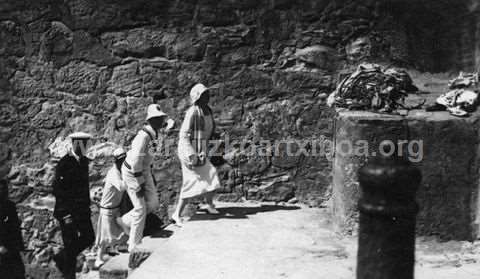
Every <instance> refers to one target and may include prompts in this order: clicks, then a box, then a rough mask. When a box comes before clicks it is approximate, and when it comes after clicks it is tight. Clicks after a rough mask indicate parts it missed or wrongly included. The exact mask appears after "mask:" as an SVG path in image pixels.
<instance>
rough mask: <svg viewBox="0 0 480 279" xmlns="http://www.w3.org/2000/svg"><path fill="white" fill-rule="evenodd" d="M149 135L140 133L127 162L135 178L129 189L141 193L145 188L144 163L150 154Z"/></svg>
mask: <svg viewBox="0 0 480 279" xmlns="http://www.w3.org/2000/svg"><path fill="white" fill-rule="evenodd" d="M148 142H149V135H148V134H147V133H146V132H145V131H139V132H138V133H137V135H136V136H135V138H134V139H133V141H132V149H131V150H130V151H128V154H127V158H126V160H125V162H126V163H127V164H128V166H130V172H132V173H133V174H134V176H135V180H134V181H135V183H129V184H128V187H129V188H130V189H132V190H134V191H135V192H139V191H140V190H142V189H143V187H144V186H145V178H144V176H143V175H141V174H142V173H143V172H144V171H149V170H144V169H143V168H144V164H143V161H144V160H145V156H146V155H147V153H146V152H148Z"/></svg>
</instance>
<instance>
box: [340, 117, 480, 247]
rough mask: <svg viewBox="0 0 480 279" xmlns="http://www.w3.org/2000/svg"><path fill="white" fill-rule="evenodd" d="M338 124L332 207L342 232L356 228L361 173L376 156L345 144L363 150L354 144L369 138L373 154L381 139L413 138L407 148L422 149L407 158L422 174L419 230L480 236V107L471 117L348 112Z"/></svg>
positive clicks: (445, 236) (461, 236) (444, 236)
mask: <svg viewBox="0 0 480 279" xmlns="http://www.w3.org/2000/svg"><path fill="white" fill-rule="evenodd" d="M335 126H336V128H335V136H334V138H335V143H336V148H335V149H336V153H335V158H334V162H333V190H332V209H333V224H334V228H335V230H336V231H337V232H338V233H340V234H349V233H350V234H351V233H355V232H356V231H357V228H358V221H359V220H358V219H359V215H358V210H357V201H358V199H359V197H360V189H359V183H358V177H357V172H358V170H359V169H360V168H361V167H362V166H363V165H364V164H365V163H366V162H367V160H368V159H369V158H371V157H372V156H367V155H364V154H357V155H355V154H354V153H345V152H339V150H340V149H341V146H340V145H341V143H342V142H346V143H348V142H350V143H352V146H353V147H356V148H360V147H361V146H360V145H359V144H355V143H358V142H359V141H360V140H363V141H367V142H368V149H369V150H368V153H369V155H373V152H378V150H379V148H378V144H379V143H380V142H381V141H382V140H390V141H392V142H397V143H398V142H399V141H402V140H407V139H409V142H408V144H407V146H406V147H405V146H404V150H405V149H410V147H415V146H416V147H418V148H419V150H418V149H416V148H414V149H416V150H410V151H409V154H407V155H406V156H408V160H409V161H410V162H412V163H413V164H414V165H415V166H416V167H418V168H419V169H420V171H421V172H422V175H423V177H424V179H423V181H422V185H421V187H420V189H419V190H418V193H417V200H418V202H419V205H420V212H419V213H418V216H417V225H416V228H417V234H419V235H435V236H437V237H439V238H440V239H442V240H468V241H472V240H475V239H476V238H477V237H478V236H479V235H480V233H479V232H480V194H479V192H480V191H479V190H480V184H479V181H480V180H479V179H480V151H479V150H480V149H479V147H480V111H478V112H475V113H472V115H471V116H470V117H467V118H459V117H455V116H452V115H450V114H449V113H448V112H425V111H422V110H414V111H410V112H409V113H408V115H407V116H406V117H401V116H395V115H385V114H375V113H371V112H356V111H345V112H340V113H339V114H338V115H337V117H336V122H335ZM347 145H348V144H347ZM412 151H413V152H412Z"/></svg>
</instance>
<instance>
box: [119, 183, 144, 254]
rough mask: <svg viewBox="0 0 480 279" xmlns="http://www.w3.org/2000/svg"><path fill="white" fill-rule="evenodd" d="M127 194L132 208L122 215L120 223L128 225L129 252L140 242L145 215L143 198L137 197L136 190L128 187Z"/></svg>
mask: <svg viewBox="0 0 480 279" xmlns="http://www.w3.org/2000/svg"><path fill="white" fill-rule="evenodd" d="M127 193H128V196H129V197H130V200H131V201H132V205H133V209H132V210H130V211H129V212H128V213H126V214H125V215H123V216H122V218H121V219H122V223H123V224H125V225H126V226H128V227H130V232H129V239H128V251H129V252H131V251H132V250H133V248H135V246H136V245H138V244H140V243H141V242H142V237H143V229H144V227H145V218H146V216H147V212H146V211H147V210H146V204H145V199H144V198H139V197H138V196H137V192H135V191H133V190H130V189H128V190H127Z"/></svg>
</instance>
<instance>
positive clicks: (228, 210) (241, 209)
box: [190, 204, 300, 221]
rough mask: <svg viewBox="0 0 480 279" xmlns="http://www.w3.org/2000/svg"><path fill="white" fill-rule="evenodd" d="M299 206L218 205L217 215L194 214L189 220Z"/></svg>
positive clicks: (238, 216)
mask: <svg viewBox="0 0 480 279" xmlns="http://www.w3.org/2000/svg"><path fill="white" fill-rule="evenodd" d="M298 209H300V207H299V206H284V205H270V204H261V205H253V206H230V207H220V208H217V210H218V211H219V212H220V214H218V215H211V214H195V215H193V216H192V217H191V218H190V221H211V220H218V219H248V216H249V215H255V214H258V213H264V212H271V211H277V210H298Z"/></svg>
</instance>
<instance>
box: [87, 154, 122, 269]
mask: <svg viewBox="0 0 480 279" xmlns="http://www.w3.org/2000/svg"><path fill="white" fill-rule="evenodd" d="M125 156H126V153H125V151H124V150H123V148H117V149H116V150H115V151H113V157H114V158H115V164H114V165H113V166H112V167H111V168H110V170H109V171H108V173H107V176H106V177H105V186H104V187H103V191H102V199H101V201H100V205H99V206H100V214H99V216H98V224H97V238H96V240H95V245H96V246H97V248H98V250H97V260H96V261H95V266H96V267H100V266H101V265H102V264H103V263H104V255H105V252H106V249H107V247H108V246H115V245H117V244H120V243H122V242H125V241H126V240H127V239H128V236H127V235H126V234H125V233H124V231H123V229H122V227H121V226H120V225H119V224H118V223H117V221H116V219H117V218H118V217H120V203H121V202H122V197H123V194H124V193H125V185H124V183H123V180H122V175H121V172H120V170H121V166H122V164H123V161H124V160H125Z"/></svg>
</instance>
